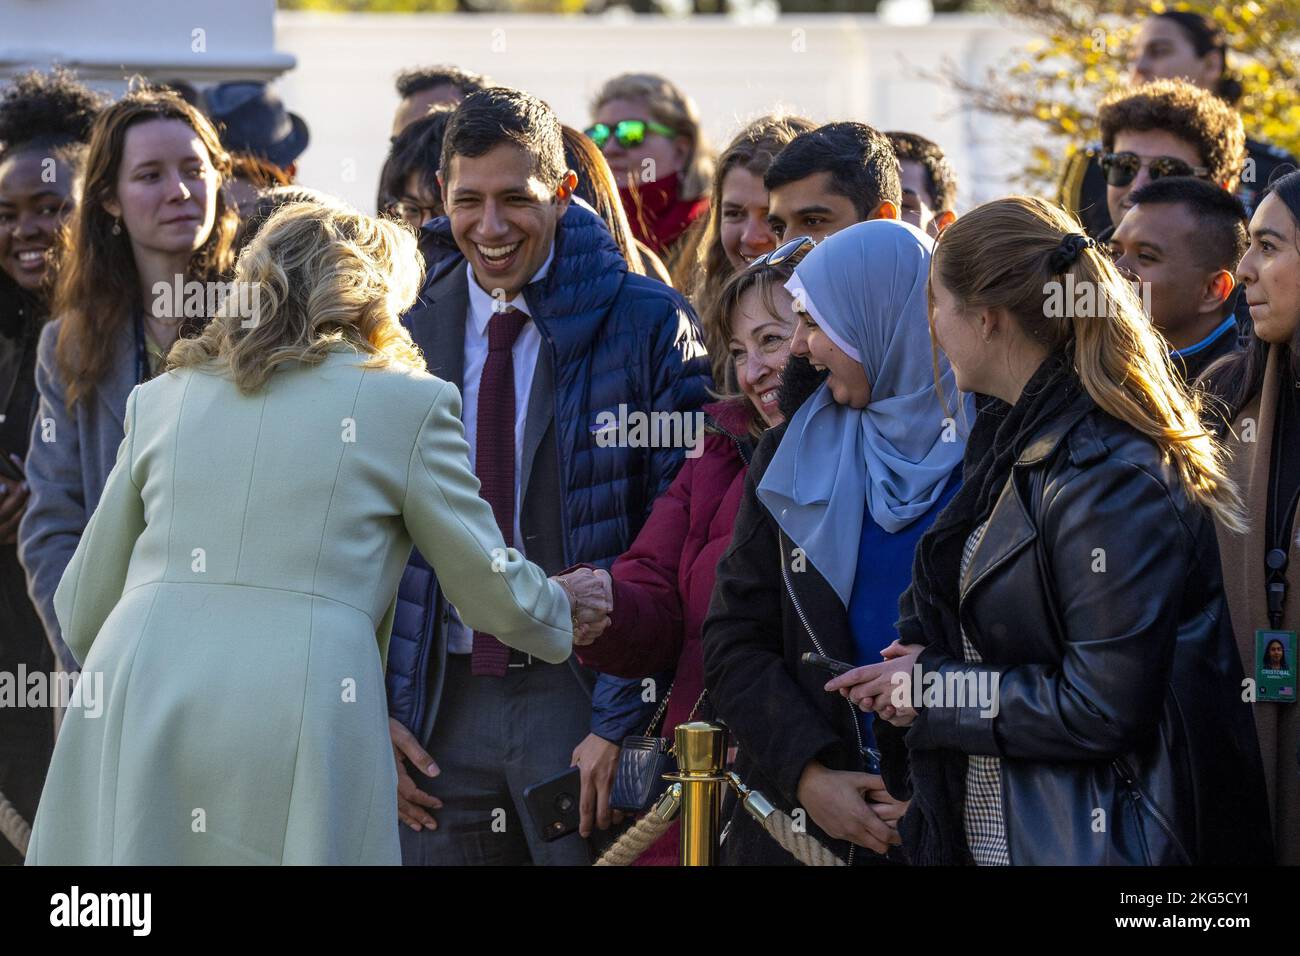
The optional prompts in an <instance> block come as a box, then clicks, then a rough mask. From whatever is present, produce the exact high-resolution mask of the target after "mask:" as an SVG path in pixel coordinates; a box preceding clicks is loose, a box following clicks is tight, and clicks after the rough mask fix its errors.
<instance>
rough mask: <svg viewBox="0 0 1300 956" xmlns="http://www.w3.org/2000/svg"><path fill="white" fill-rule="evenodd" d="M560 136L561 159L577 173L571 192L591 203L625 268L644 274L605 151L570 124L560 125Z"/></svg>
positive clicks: (640, 274)
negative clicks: (608, 233)
mask: <svg viewBox="0 0 1300 956" xmlns="http://www.w3.org/2000/svg"><path fill="white" fill-rule="evenodd" d="M560 133H561V135H562V136H563V137H564V159H565V162H567V163H568V164H569V168H570V169H571V170H573V171H574V173H576V174H577V177H578V184H577V185H576V186H575V187H574V188H573V194H574V195H575V196H578V197H579V198H581V199H582V201H583V202H585V203H587V205H589V206H591V208H592V209H593V210H594V211H595V213H596V215H598V216H600V218H601V219H603V220H604V221H605V225H606V226H608V227H609V232H610V235H612V236H613V237H614V242H615V244H617V246H618V251H619V252H621V253H622V254H623V260H624V261H625V262H626V263H627V271H628V272H631V273H634V274H636V275H639V276H643V275H645V264H644V262H643V261H642V259H641V250H640V249H639V248H638V247H637V244H636V236H634V235H633V234H632V226H631V224H629V223H628V221H627V213H626V212H625V211H624V210H623V203H622V201H621V200H620V199H619V198H618V183H617V182H615V181H614V173H613V171H612V170H611V169H610V168H609V163H608V161H606V159H605V154H604V153H602V152H601V151H600V150H599V149H597V148H596V144H595V143H593V142H592V141H591V140H590V139H589V138H588V137H587V134H586V133H582V132H579V131H578V130H576V129H574V128H573V127H572V126H562V127H560Z"/></svg>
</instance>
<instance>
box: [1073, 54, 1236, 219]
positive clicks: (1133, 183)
mask: <svg viewBox="0 0 1300 956" xmlns="http://www.w3.org/2000/svg"><path fill="white" fill-rule="evenodd" d="M1097 120H1098V125H1100V127H1101V145H1102V149H1103V153H1102V156H1101V167H1102V171H1103V172H1104V173H1105V174H1106V206H1107V208H1108V209H1109V210H1110V218H1111V222H1113V223H1116V224H1118V223H1119V221H1120V219H1121V218H1123V216H1124V213H1125V212H1127V211H1128V209H1129V207H1130V206H1132V205H1133V203H1132V201H1131V199H1130V194H1131V193H1132V192H1134V191H1135V190H1138V189H1141V188H1142V187H1143V186H1145V185H1146V184H1147V183H1149V182H1152V181H1153V180H1156V179H1159V178H1160V177H1162V176H1189V175H1190V176H1196V177H1197V178H1199V179H1205V180H1208V181H1210V182H1212V183H1214V184H1216V185H1218V186H1220V187H1222V188H1223V189H1226V190H1228V191H1229V192H1231V191H1232V190H1233V189H1235V188H1236V186H1237V180H1238V178H1239V177H1240V176H1241V170H1242V167H1243V166H1244V165H1245V162H1246V133H1245V130H1244V129H1243V128H1242V125H1241V117H1240V116H1238V115H1237V111H1236V110H1234V109H1233V108H1232V107H1231V106H1229V105H1228V104H1227V103H1225V102H1223V100H1221V99H1219V98H1218V97H1217V96H1215V95H1214V94H1213V93H1209V92H1206V91H1205V90H1203V89H1201V88H1200V87H1197V86H1193V85H1192V84H1191V83H1188V82H1187V81H1185V80H1155V81H1153V82H1151V83H1146V84H1144V85H1142V86H1140V87H1138V88H1137V89H1136V90H1133V91H1131V92H1117V93H1112V94H1111V95H1110V96H1108V97H1106V99H1104V100H1102V101H1101V107H1100V109H1099V110H1098V112H1097Z"/></svg>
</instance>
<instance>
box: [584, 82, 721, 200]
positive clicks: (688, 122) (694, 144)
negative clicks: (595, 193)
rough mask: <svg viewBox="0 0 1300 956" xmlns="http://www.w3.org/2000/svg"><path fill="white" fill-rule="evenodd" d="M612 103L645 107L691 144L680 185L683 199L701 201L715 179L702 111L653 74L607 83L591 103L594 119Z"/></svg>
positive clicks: (653, 116)
mask: <svg viewBox="0 0 1300 956" xmlns="http://www.w3.org/2000/svg"><path fill="white" fill-rule="evenodd" d="M610 100H633V101H640V102H642V103H644V104H645V106H646V110H647V112H649V114H650V117H649V118H650V119H652V120H654V121H655V122H656V123H662V124H663V125H664V126H667V127H669V128H670V129H673V130H676V131H677V133H678V135H681V136H685V137H686V138H687V139H689V140H690V141H691V151H690V153H689V154H688V155H687V157H686V162H685V163H684V164H683V165H682V172H681V176H680V180H679V183H678V196H679V197H680V198H682V199H698V198H700V197H701V196H703V195H704V194H705V193H706V192H708V191H709V181H710V179H711V178H712V176H713V156H712V154H711V153H710V152H709V147H708V144H707V143H706V142H705V140H704V131H703V130H702V129H701V127H700V111H699V108H698V107H696V105H695V101H694V100H692V99H691V98H690V97H689V96H687V95H686V94H685V93H683V92H682V91H681V89H679V88H678V87H677V85H676V84H674V83H673V82H672V81H671V80H668V79H665V78H664V77H662V76H658V75H657V74H654V73H624V74H622V75H621V76H616V77H614V78H613V79H611V80H608V81H607V82H606V83H605V85H604V86H602V87H601V88H600V92H598V93H597V94H596V98H595V100H594V101H592V104H591V113H592V115H593V116H594V115H595V114H596V113H597V112H599V111H600V108H601V107H602V106H604V105H605V104H606V103H608V102H609V101H610ZM623 118H626V117H623ZM619 185H620V186H625V185H627V184H626V183H619Z"/></svg>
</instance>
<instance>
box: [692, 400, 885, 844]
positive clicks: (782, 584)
mask: <svg viewBox="0 0 1300 956" xmlns="http://www.w3.org/2000/svg"><path fill="white" fill-rule="evenodd" d="M785 430H786V426H785V425H784V424H782V425H778V426H777V427H775V428H772V429H770V430H769V431H768V432H767V433H766V434H764V436H763V438H762V440H761V441H760V442H759V444H758V447H757V449H756V450H755V452H754V457H753V460H752V461H751V462H750V466H749V474H748V477H747V478H746V480H745V494H744V497H743V499H742V500H741V503H740V512H739V514H738V515H737V517H736V526H735V532H734V534H733V536H732V539H731V546H730V547H729V548H728V549H727V552H726V554H724V555H723V556H722V560H721V561H719V562H718V575H717V583H716V584H715V585H714V589H713V598H712V601H711V602H710V604H709V614H708V617H707V618H706V619H705V622H704V632H703V642H704V683H705V687H706V688H707V689H708V692H709V698H710V700H711V701H712V702H713V705H714V708H715V712H716V713H717V715H718V716H719V717H720V718H721V719H722V720H723V721H724V722H725V723H726V725H727V727H728V728H729V729H730V731H731V733H732V735H733V736H734V738H735V741H736V743H737V744H739V755H738V756H737V763H736V772H737V773H738V774H739V775H740V777H741V779H742V780H743V781H744V782H745V784H746V785H747V786H749V787H751V788H753V789H756V790H760V791H762V793H763V794H764V796H766V797H767V798H768V799H769V800H771V801H772V803H773V804H775V805H776V806H777V807H779V808H780V809H782V810H784V811H785V812H786V813H790V812H791V811H793V810H794V809H795V808H796V807H797V806H798V797H797V795H796V791H797V789H798V786H799V777H800V775H801V774H802V773H803V769H804V767H805V766H806V765H807V763H808V761H810V760H819V761H821V762H822V763H823V764H825V765H826V766H827V767H829V768H831V769H832V770H851V771H855V772H858V773H864V772H865V771H866V763H865V761H864V760H863V757H862V740H861V737H860V736H859V731H860V728H859V724H858V720H857V717H856V710H855V709H854V707H853V705H852V704H850V703H849V702H848V701H847V700H845V699H844V698H843V697H841V696H840V695H839V694H828V693H827V692H826V691H824V690H823V689H822V687H823V686H824V685H825V683H826V681H827V680H829V679H830V678H829V675H827V674H826V673H825V672H824V671H821V670H819V669H817V668H814V667H811V666H809V665H807V664H804V663H801V661H800V656H801V655H802V654H803V653H804V652H805V651H812V652H814V653H817V654H824V655H826V656H827V657H833V658H835V659H836V660H852V659H853V641H852V636H851V634H850V631H849V620H848V614H847V613H846V612H845V610H844V605H843V604H842V603H841V602H840V599H839V597H838V596H837V595H836V594H835V591H834V590H833V589H832V588H831V586H830V584H828V583H827V581H826V579H825V578H823V577H822V576H821V575H820V574H818V573H817V570H816V569H815V568H813V566H812V565H811V564H810V563H808V561H807V560H806V559H804V560H800V556H799V554H798V553H796V551H795V545H794V543H793V542H791V540H790V539H789V538H788V537H787V536H786V535H785V533H784V532H782V531H781V530H780V528H779V526H778V525H777V523H776V521H775V519H773V518H772V516H771V514H770V513H769V512H768V511H767V508H766V507H764V505H763V504H762V503H761V502H760V501H759V500H758V497H757V495H756V489H757V488H758V484H759V482H760V481H762V479H763V474H764V473H765V472H766V471H767V466H768V464H769V463H770V462H771V460H772V456H773V454H775V452H776V448H777V446H778V445H779V444H780V442H781V437H782V436H783V435H784V434H785ZM806 822H807V828H808V832H809V833H810V834H812V835H813V836H814V837H816V838H817V839H818V840H820V841H821V842H822V843H824V844H825V845H826V846H828V847H829V848H831V849H832V850H833V851H834V852H835V853H837V854H839V855H840V856H841V857H843V858H844V859H846V860H851V862H854V863H864V862H884V861H885V858H884V857H881V856H879V855H878V854H875V853H872V852H871V851H869V850H866V849H864V848H862V847H859V846H854V845H853V844H850V843H847V842H845V841H842V840H832V839H831V838H830V837H829V836H827V835H826V834H825V833H824V832H823V831H822V830H821V829H820V828H819V827H818V826H817V825H816V823H814V822H813V820H812V818H811V817H809V818H807V821H806ZM722 862H723V863H725V864H737V863H746V864H793V863H794V862H795V860H794V858H793V857H792V856H790V854H788V853H787V852H786V851H785V850H783V849H781V847H780V846H778V845H777V844H776V843H775V842H774V841H773V840H772V838H771V837H770V836H768V835H767V834H766V833H765V832H763V830H762V828H761V827H760V826H759V825H758V824H757V823H756V822H755V821H754V820H753V818H752V817H750V815H749V813H748V812H747V811H746V810H745V809H744V808H743V807H741V806H739V805H738V804H737V805H736V806H735V807H734V809H733V812H732V814H731V820H730V824H729V826H728V830H727V838H726V841H725V842H724V843H723V845H722Z"/></svg>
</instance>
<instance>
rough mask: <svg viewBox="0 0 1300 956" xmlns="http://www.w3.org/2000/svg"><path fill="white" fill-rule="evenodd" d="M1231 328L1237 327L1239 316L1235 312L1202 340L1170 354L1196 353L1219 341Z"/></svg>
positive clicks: (1234, 329)
mask: <svg viewBox="0 0 1300 956" xmlns="http://www.w3.org/2000/svg"><path fill="white" fill-rule="evenodd" d="M1229 329H1232V330H1233V331H1236V329H1237V316H1236V315H1235V314H1234V315H1229V316H1228V317H1227V318H1226V319H1224V320H1223V322H1222V323H1220V325H1219V327H1218V328H1217V329H1215V330H1214V331H1213V332H1211V333H1210V334H1209V335H1207V336H1206V337H1205V338H1203V339H1201V341H1199V342H1197V343H1196V344H1195V345H1189V346H1187V348H1185V349H1177V350H1175V351H1172V352H1170V353H1169V354H1170V355H1173V356H1177V357H1178V358H1184V357H1186V356H1188V355H1195V354H1196V353H1197V352H1203V351H1205V350H1206V349H1208V348H1209V347H1210V346H1211V345H1213V344H1214V343H1215V342H1217V341H1218V340H1219V337H1220V336H1222V335H1225V334H1227V332H1228V330H1229Z"/></svg>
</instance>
